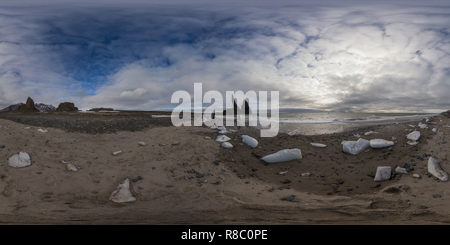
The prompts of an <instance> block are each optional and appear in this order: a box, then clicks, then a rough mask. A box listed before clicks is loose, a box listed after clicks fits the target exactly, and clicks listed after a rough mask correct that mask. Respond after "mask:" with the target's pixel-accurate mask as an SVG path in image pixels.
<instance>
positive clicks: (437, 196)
mask: <svg viewBox="0 0 450 245" xmlns="http://www.w3.org/2000/svg"><path fill="white" fill-rule="evenodd" d="M433 197H434V198H441V197H442V196H441V195H439V194H434V195H433Z"/></svg>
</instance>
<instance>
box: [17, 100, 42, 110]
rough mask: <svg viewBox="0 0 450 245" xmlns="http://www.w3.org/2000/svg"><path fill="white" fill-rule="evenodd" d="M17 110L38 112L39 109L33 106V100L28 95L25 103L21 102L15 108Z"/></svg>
mask: <svg viewBox="0 0 450 245" xmlns="http://www.w3.org/2000/svg"><path fill="white" fill-rule="evenodd" d="M17 111H18V112H39V110H38V109H36V108H35V107H34V101H33V100H32V99H31V98H30V97H28V99H27V102H26V103H25V105H23V104H22V105H20V106H19V107H18V108H17Z"/></svg>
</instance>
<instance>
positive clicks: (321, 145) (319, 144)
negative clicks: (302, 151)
mask: <svg viewBox="0 0 450 245" xmlns="http://www.w3.org/2000/svg"><path fill="white" fill-rule="evenodd" d="M311 145H312V146H314V147H326V146H327V145H324V144H321V143H311Z"/></svg>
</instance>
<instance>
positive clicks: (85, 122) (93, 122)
mask: <svg viewBox="0 0 450 245" xmlns="http://www.w3.org/2000/svg"><path fill="white" fill-rule="evenodd" d="M166 114H167V115H169V114H170V113H169V112H151V111H145V112H138V111H121V112H118V113H111V112H106V113H98V112H97V113H81V112H45V113H20V112H9V113H0V118H3V119H7V120H11V121H14V122H19V123H22V124H26V125H31V126H38V127H53V128H59V129H63V130H65V131H67V132H81V133H89V134H104V133H115V132H117V131H132V132H133V131H141V130H144V129H146V128H148V127H154V126H163V127H167V126H172V122H171V120H170V118H167V117H159V118H153V117H152V115H166Z"/></svg>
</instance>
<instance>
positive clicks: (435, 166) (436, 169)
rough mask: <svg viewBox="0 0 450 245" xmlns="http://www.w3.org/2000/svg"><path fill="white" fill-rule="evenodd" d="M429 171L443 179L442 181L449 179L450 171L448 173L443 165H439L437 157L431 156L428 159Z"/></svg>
mask: <svg viewBox="0 0 450 245" xmlns="http://www.w3.org/2000/svg"><path fill="white" fill-rule="evenodd" d="M427 167H428V172H429V173H430V174H432V175H433V176H434V177H436V178H438V179H440V180H442V181H448V173H446V172H445V171H444V170H442V168H441V166H440V165H439V163H438V161H436V159H434V158H432V157H430V158H429V159H428V165H427Z"/></svg>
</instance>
